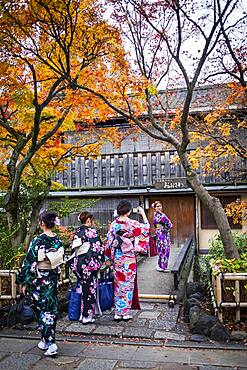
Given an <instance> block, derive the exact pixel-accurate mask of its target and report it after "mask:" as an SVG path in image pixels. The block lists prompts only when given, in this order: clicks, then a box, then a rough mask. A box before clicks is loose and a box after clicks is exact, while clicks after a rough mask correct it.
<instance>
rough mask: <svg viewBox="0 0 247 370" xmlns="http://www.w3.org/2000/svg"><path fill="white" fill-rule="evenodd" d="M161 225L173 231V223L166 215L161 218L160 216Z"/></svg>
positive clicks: (162, 214)
mask: <svg viewBox="0 0 247 370" xmlns="http://www.w3.org/2000/svg"><path fill="white" fill-rule="evenodd" d="M159 223H160V224H161V225H163V226H165V227H166V228H167V229H171V228H172V222H171V220H170V219H169V218H168V217H167V215H165V214H164V213H161V216H160V219H159Z"/></svg>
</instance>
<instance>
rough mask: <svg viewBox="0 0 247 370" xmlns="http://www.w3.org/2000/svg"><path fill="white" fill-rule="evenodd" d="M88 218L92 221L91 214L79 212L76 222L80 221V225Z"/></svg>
mask: <svg viewBox="0 0 247 370" xmlns="http://www.w3.org/2000/svg"><path fill="white" fill-rule="evenodd" d="M88 218H90V220H91V221H93V219H94V217H93V215H92V213H90V212H87V211H84V212H81V213H80V214H79V216H78V220H79V221H81V223H82V224H85V223H86V221H87V219H88Z"/></svg>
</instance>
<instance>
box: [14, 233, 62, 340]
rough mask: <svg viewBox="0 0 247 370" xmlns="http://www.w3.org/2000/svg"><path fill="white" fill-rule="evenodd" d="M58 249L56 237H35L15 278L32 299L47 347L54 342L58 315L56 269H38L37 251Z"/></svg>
mask: <svg viewBox="0 0 247 370" xmlns="http://www.w3.org/2000/svg"><path fill="white" fill-rule="evenodd" d="M60 247H62V242H61V240H60V239H59V238H58V237H57V236H56V235H55V236H54V237H50V236H48V235H47V234H45V233H43V234H41V235H39V236H37V237H35V238H34V239H33V241H32V242H31V244H30V246H29V248H28V251H27V254H26V257H25V259H24V261H23V264H22V267H21V271H20V273H19V275H18V276H17V283H19V284H21V285H27V289H28V291H29V293H30V294H31V296H32V298H33V301H34V309H35V313H36V316H37V321H38V324H39V327H40V331H41V337H42V339H43V340H45V342H46V343H47V344H48V345H49V344H51V343H54V342H55V328H56V320H57V314H58V298H57V280H58V279H57V278H58V268H56V269H52V270H40V269H38V268H37V267H38V266H37V264H38V251H39V250H40V249H43V250H44V251H45V252H48V251H49V250H51V249H53V250H54V249H55V250H58V249H59V248H60Z"/></svg>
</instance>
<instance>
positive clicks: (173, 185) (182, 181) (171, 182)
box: [154, 177, 188, 190]
mask: <svg viewBox="0 0 247 370" xmlns="http://www.w3.org/2000/svg"><path fill="white" fill-rule="evenodd" d="M154 186H155V189H158V190H160V189H185V188H188V185H187V182H186V177H174V178H169V179H160V180H156V181H155V183H154Z"/></svg>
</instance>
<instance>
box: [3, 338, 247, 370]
mask: <svg viewBox="0 0 247 370" xmlns="http://www.w3.org/2000/svg"><path fill="white" fill-rule="evenodd" d="M58 346H59V353H58V355H56V356H55V357H53V358H47V357H45V356H44V354H43V352H42V351H41V350H39V349H38V348H37V339H36V340H32V339H16V338H0V369H2V370H12V369H15V370H26V369H34V370H44V369H46V370H69V369H76V370H120V369H121V370H130V369H156V370H162V369H164V370H166V369H167V370H171V369H174V370H180V369H181V370H188V369H191V370H229V369H238V370H242V369H247V367H246V366H247V351H244V350H238V351H237V350H230V349H228V350H227V351H225V350H222V349H218V350H216V349H188V348H187V349H185V348H172V347H170V348H169V347H167V346H163V347H155V346H143V345H114V344H110V343H108V344H98V343H96V344H95V343H89V342H87V343H81V342H69V341H66V340H63V341H58Z"/></svg>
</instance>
